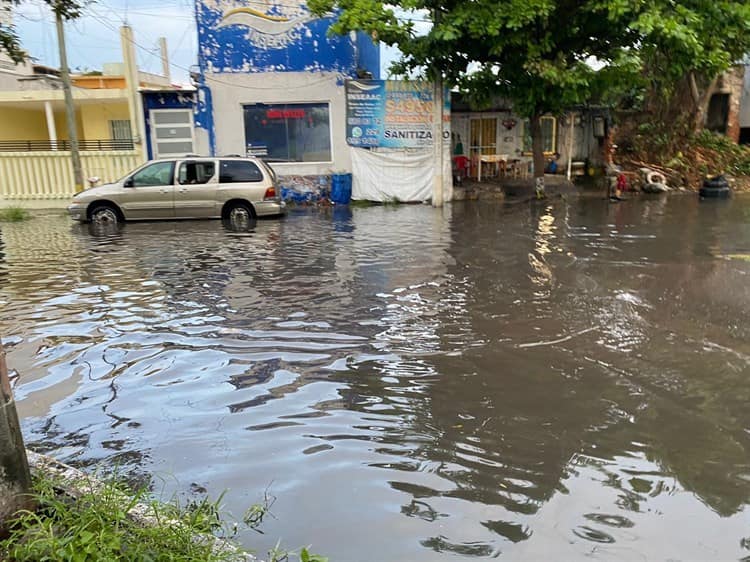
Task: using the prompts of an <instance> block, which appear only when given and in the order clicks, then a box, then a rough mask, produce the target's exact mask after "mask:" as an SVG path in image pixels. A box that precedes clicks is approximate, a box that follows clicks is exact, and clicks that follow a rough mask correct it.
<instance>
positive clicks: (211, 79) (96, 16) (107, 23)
mask: <svg viewBox="0 0 750 562" xmlns="http://www.w3.org/2000/svg"><path fill="white" fill-rule="evenodd" d="M89 10H91V12H92V13H93V14H94V16H92V17H94V19H96V20H97V21H98V22H99V23H101V24H102V25H104V26H105V27H108V28H109V29H111V30H112V31H115V32H118V31H119V30H118V29H117V28H116V27H115V26H114V25H113V24H112V23H111V22H110V21H107V20H105V19H101V18H102V16H101V15H100V14H99V13H97V12H96V11H95V10H94V9H93V8H91V7H89ZM123 23H124V22H123ZM128 40H130V38H128ZM130 41H131V43H133V45H135V46H136V47H138V48H139V49H141V50H143V51H146V52H150V49H149V48H147V47H144V46H143V45H141V44H140V43H138V42H137V41H135V40H134V39H133V40H130ZM169 64H170V66H174V67H175V68H179V69H180V70H183V71H185V72H187V73H188V75H190V73H191V72H192V71H191V70H190V69H189V68H186V67H184V66H182V65H179V64H177V63H174V62H171V61H170V63H169ZM205 79H206V80H207V81H209V82H214V83H216V84H222V85H225V86H229V87H232V88H240V89H243V90H253V91H272V90H278V89H279V88H278V87H261V86H245V85H242V84H232V83H231V82H227V81H225V80H220V79H218V78H214V77H213V76H205ZM328 80H330V78H329V77H324V78H321V79H320V80H316V81H315V82H310V83H308V84H304V85H301V86H287V89H289V90H296V89H299V88H308V87H310V86H316V85H317V84H322V83H323V82H327V81H328Z"/></svg>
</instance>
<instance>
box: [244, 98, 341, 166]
mask: <svg viewBox="0 0 750 562" xmlns="http://www.w3.org/2000/svg"><path fill="white" fill-rule="evenodd" d="M290 105H292V106H294V105H298V106H299V105H307V106H309V105H325V106H326V109H327V110H328V145H329V153H330V158H329V159H328V160H273V163H274V164H297V165H299V164H302V165H306V164H333V162H334V158H335V157H334V138H333V111H332V105H333V104H332V103H331V100H330V99H327V100H302V101H274V102H255V103H250V102H243V103H240V111H241V113H242V128H243V137H244V143H245V144H244V147H245V148H244V151H245V153H246V152H247V147H248V140H247V127H246V125H245V109H246V108H255V107H264V108H267V109H272V108H278V107H279V106H290ZM288 140H289V139H287V143H288ZM288 152H289V149H288V144H287V153H288ZM253 156H258V155H253ZM260 157H261V158H263V159H265V160H268V159H269V158H272V157H271V156H268V155H261V156H260Z"/></svg>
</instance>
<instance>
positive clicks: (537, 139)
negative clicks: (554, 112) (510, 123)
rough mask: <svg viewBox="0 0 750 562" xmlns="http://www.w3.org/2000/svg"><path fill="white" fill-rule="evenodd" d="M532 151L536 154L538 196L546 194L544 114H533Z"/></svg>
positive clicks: (535, 181)
mask: <svg viewBox="0 0 750 562" xmlns="http://www.w3.org/2000/svg"><path fill="white" fill-rule="evenodd" d="M530 124H531V151H532V153H533V155H534V187H535V189H536V194H537V197H541V196H543V195H544V168H545V161H544V144H543V142H542V115H541V114H540V113H535V114H534V115H532V116H531V119H530Z"/></svg>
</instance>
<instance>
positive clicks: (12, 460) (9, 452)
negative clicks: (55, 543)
mask: <svg viewBox="0 0 750 562" xmlns="http://www.w3.org/2000/svg"><path fill="white" fill-rule="evenodd" d="M30 486H31V476H30V475H29V463H28V459H27V458H26V448H25V447H24V444H23V437H22V436H21V425H20V423H19V422H18V414H17V413H16V404H15V402H14V401H13V391H12V390H11V388H10V379H9V378H8V367H7V365H6V363H5V350H4V349H3V344H2V342H0V532H2V531H3V530H7V528H6V526H5V523H6V521H7V520H8V518H10V517H11V516H13V514H15V513H17V512H18V511H20V510H22V509H30V508H31V504H32V499H31V496H30V495H29V488H30Z"/></svg>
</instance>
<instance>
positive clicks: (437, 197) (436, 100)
mask: <svg viewBox="0 0 750 562" xmlns="http://www.w3.org/2000/svg"><path fill="white" fill-rule="evenodd" d="M433 86H434V91H433V95H432V100H433V104H434V107H433V116H432V119H433V134H432V137H433V141H432V148H433V160H434V162H435V175H434V177H433V184H432V206H433V207H442V206H443V78H442V76H441V75H437V76H435V78H434V81H433Z"/></svg>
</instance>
